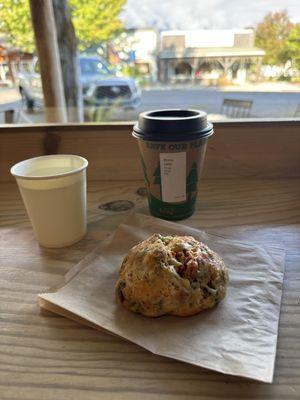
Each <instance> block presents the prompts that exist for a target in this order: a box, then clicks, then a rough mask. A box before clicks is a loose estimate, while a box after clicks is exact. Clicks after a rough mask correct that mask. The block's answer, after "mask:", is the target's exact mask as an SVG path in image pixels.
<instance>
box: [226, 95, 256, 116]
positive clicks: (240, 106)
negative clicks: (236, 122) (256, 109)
mask: <svg viewBox="0 0 300 400" xmlns="http://www.w3.org/2000/svg"><path fill="white" fill-rule="evenodd" d="M252 104H253V101H251V100H236V99H224V100H223V104H222V108H221V114H225V115H227V116H228V117H230V118H248V117H250V114H251V108H252Z"/></svg>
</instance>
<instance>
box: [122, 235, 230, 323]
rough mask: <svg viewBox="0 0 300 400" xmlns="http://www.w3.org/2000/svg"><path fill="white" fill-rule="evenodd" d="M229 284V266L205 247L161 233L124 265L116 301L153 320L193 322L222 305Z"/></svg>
mask: <svg viewBox="0 0 300 400" xmlns="http://www.w3.org/2000/svg"><path fill="white" fill-rule="evenodd" d="M227 283H228V270H227V268H226V266H225V264H224V262H223V260H222V259H221V258H220V257H219V256H218V255H217V254H216V253H215V252H213V251H212V250H210V249H209V248H208V246H206V245H205V244H204V243H201V242H198V241H197V240H196V239H194V238H193V237H192V236H162V235H160V234H157V233H156V234H154V235H152V236H150V237H149V238H148V239H147V240H144V241H143V242H141V243H139V244H138V245H136V246H134V247H133V248H132V249H131V250H130V251H129V253H128V254H127V256H126V257H125V259H124V260H123V263H122V265H121V269H120V276H119V279H118V281H117V284H116V296H117V299H118V301H119V302H120V303H121V304H122V305H123V306H124V307H126V308H127V309H129V310H131V311H133V312H136V313H140V314H143V315H146V316H148V317H158V316H161V315H164V314H171V315H179V316H189V315H193V314H197V313H198V312H200V311H202V310H205V309H206V308H211V307H213V306H214V305H216V304H217V303H218V302H219V301H220V300H222V299H223V298H224V297H225V295H226V288H227Z"/></svg>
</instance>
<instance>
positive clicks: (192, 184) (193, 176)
mask: <svg viewBox="0 0 300 400" xmlns="http://www.w3.org/2000/svg"><path fill="white" fill-rule="evenodd" d="M197 186H198V168H197V164H196V163H195V162H194V163H193V165H192V168H191V170H190V172H189V174H188V176H187V178H186V191H187V193H188V196H189V200H192V199H194V198H196V196H197Z"/></svg>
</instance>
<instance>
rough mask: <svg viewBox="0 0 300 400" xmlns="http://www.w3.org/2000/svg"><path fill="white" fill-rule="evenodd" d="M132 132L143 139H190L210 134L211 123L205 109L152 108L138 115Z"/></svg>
mask: <svg viewBox="0 0 300 400" xmlns="http://www.w3.org/2000/svg"><path fill="white" fill-rule="evenodd" d="M132 134H133V136H134V137H136V138H138V139H143V140H154V141H181V140H192V139H198V138H207V137H208V136H211V135H212V134H213V125H212V124H211V123H210V122H207V114H206V112H205V111H198V110H183V109H170V110H153V111H146V112H143V113H141V114H140V115H139V119H138V123H137V124H136V125H135V126H134V127H133V133H132Z"/></svg>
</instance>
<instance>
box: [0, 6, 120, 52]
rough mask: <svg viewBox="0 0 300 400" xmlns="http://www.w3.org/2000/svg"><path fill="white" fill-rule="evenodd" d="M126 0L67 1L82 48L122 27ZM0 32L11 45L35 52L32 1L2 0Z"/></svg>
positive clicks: (101, 40) (108, 36)
mask: <svg viewBox="0 0 300 400" xmlns="http://www.w3.org/2000/svg"><path fill="white" fill-rule="evenodd" d="M36 1H39V0H36ZM125 1H126V0H69V1H68V4H69V6H70V9H71V15H72V22H73V24H74V27H75V32H76V36H77V39H78V41H79V48H80V50H83V49H85V48H87V47H90V46H91V45H93V44H95V43H101V42H105V41H107V40H108V39H110V38H111V37H113V36H114V35H115V34H117V33H119V32H120V30H122V22H121V20H120V19H119V14H120V11H121V9H122V6H123V5H124V3H125ZM0 33H2V34H4V35H5V37H6V38H7V41H8V43H9V45H11V46H13V47H15V48H18V49H20V50H24V51H28V52H33V51H34V35H33V29H32V25H31V18H30V7H29V0H0Z"/></svg>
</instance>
